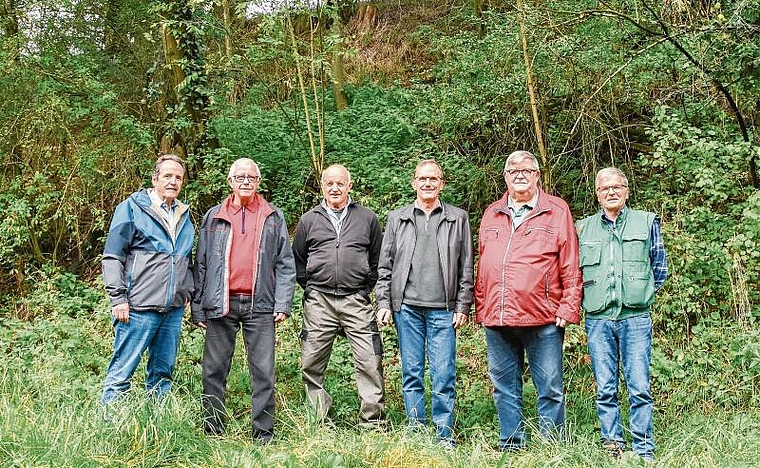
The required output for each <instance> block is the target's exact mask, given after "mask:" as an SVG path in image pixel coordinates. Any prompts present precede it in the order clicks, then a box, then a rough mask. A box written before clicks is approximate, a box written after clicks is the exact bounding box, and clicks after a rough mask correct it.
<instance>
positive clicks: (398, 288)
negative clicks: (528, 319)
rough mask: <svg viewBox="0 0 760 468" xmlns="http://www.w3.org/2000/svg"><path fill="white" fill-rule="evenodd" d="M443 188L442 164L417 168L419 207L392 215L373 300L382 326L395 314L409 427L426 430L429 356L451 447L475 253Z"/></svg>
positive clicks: (440, 424)
mask: <svg viewBox="0 0 760 468" xmlns="http://www.w3.org/2000/svg"><path fill="white" fill-rule="evenodd" d="M443 186H444V180H443V172H442V170H441V167H440V166H439V165H438V163H437V162H435V161H434V160H425V161H422V162H420V163H419V164H418V165H417V168H416V169H415V171H414V178H413V179H412V187H413V188H414V189H415V190H416V192H417V198H416V200H415V201H414V203H412V204H411V205H407V206H405V207H403V208H401V209H399V210H396V211H392V212H391V213H389V214H388V224H387V225H386V228H385V236H384V238H383V247H382V250H381V253H380V264H379V267H378V275H379V276H378V281H377V286H376V287H375V292H376V293H377V303H378V311H377V321H378V323H379V324H380V325H386V324H388V322H389V319H390V316H391V310H392V311H393V318H394V321H395V323H396V330H397V332H398V342H399V349H400V351H401V372H402V393H403V395H404V408H405V409H406V416H407V419H408V423H409V426H410V428H415V427H417V426H421V425H424V424H425V422H426V410H425V389H424V384H423V382H424V375H425V355H426V354H427V359H428V364H429V366H430V379H431V382H432V405H431V409H432V421H433V424H434V425H435V429H436V436H437V437H438V439H439V441H440V442H441V443H442V444H444V445H445V446H448V447H452V446H453V445H454V444H455V439H454V435H453V433H452V426H453V423H454V398H455V384H456V332H455V329H457V328H459V327H461V326H462V325H464V324H465V323H466V322H467V319H468V316H469V313H470V305H471V304H472V298H473V296H472V294H473V253H472V251H473V249H472V234H471V231H470V221H469V217H468V215H467V212H466V211H464V210H461V209H459V208H457V207H455V206H452V205H449V204H447V203H443V202H441V200H440V198H439V195H440V193H441V190H442V189H443ZM426 349H427V352H426Z"/></svg>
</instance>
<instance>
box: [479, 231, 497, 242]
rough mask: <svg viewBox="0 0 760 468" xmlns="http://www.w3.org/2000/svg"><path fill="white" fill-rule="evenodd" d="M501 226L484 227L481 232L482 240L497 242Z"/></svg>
mask: <svg viewBox="0 0 760 468" xmlns="http://www.w3.org/2000/svg"><path fill="white" fill-rule="evenodd" d="M499 232H500V229H499V228H484V229H483V231H482V232H481V233H480V239H481V240H482V242H495V241H498V240H499Z"/></svg>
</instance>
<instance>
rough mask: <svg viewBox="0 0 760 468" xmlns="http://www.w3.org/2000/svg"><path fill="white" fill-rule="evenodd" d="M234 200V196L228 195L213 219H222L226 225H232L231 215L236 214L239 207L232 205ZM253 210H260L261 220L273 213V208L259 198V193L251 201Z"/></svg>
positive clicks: (262, 198)
mask: <svg viewBox="0 0 760 468" xmlns="http://www.w3.org/2000/svg"><path fill="white" fill-rule="evenodd" d="M234 199H235V195H233V194H230V196H228V197H227V198H226V199H225V200H224V201H223V202H222V204H221V206H220V208H219V212H218V213H217V214H216V215H214V218H215V219H223V220H225V221H227V222H228V223H230V224H232V215H234V214H237V213H238V212H239V211H240V209H241V207H239V206H235V205H233V204H232V201H233V200H234ZM252 206H253V208H254V210H257V209H259V210H262V213H261V219H264V218H266V217H267V216H269V215H270V214H272V213H273V212H274V208H272V205H270V204H269V203H268V202H267V201H266V200H264V197H262V196H261V194H260V193H257V194H256V195H255V197H254V200H253V205H252Z"/></svg>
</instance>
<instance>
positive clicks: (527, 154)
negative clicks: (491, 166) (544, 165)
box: [504, 150, 541, 171]
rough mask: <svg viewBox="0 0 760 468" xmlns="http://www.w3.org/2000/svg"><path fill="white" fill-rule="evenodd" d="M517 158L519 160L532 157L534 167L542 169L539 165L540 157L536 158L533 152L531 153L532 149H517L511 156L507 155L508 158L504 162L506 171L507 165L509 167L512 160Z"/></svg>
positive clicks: (538, 169)
mask: <svg viewBox="0 0 760 468" xmlns="http://www.w3.org/2000/svg"><path fill="white" fill-rule="evenodd" d="M516 159H519V160H523V159H530V160H532V161H533V168H534V169H535V170H537V171H540V170H541V168H540V167H538V159H536V157H535V156H533V153H531V152H530V151H525V150H517V151H514V152H513V153H512V154H510V155H509V156H507V160H506V161H505V162H504V170H505V171H506V170H507V167H509V163H511V162H512V161H514V160H516Z"/></svg>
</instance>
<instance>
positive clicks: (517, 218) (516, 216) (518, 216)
mask: <svg viewBox="0 0 760 468" xmlns="http://www.w3.org/2000/svg"><path fill="white" fill-rule="evenodd" d="M536 203H538V190H536V194H535V195H533V198H531V200H530V201H529V202H528V203H525V204H523V206H521V207H520V208H519V209H517V210H515V205H516V203H515V201H514V200H513V199H512V197H511V196H510V197H509V200H508V201H507V207H508V208H509V213H510V214H511V215H512V232H515V229H517V228H518V227H520V225H521V224H522V222H523V221H525V218H526V216H527V215H528V213H530V212H531V211H532V210H533V208H535V207H536Z"/></svg>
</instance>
